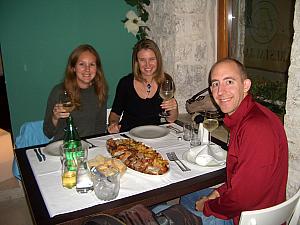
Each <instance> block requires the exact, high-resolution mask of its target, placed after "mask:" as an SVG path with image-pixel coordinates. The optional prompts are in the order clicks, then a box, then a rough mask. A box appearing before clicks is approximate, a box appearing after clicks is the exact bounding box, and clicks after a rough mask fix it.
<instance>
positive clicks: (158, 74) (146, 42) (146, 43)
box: [132, 39, 165, 84]
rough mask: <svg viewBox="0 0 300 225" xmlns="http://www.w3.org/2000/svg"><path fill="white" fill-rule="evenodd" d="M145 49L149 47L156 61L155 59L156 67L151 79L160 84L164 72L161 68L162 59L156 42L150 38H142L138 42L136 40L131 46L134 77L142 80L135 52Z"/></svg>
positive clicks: (163, 77)
mask: <svg viewBox="0 0 300 225" xmlns="http://www.w3.org/2000/svg"><path fill="white" fill-rule="evenodd" d="M143 49H145V50H147V49H150V50H152V51H153V52H154V54H155V57H156V61H157V69H156V71H155V73H154V77H153V79H154V80H155V81H156V83H157V84H161V83H162V81H163V80H164V79H165V73H164V70H163V61H162V56H161V52H160V50H159V48H158V46H157V44H156V43H155V42H154V41H152V40H150V39H142V40H140V41H139V42H137V43H136V44H135V46H134V48H133V52H132V73H133V75H134V78H135V79H136V80H138V81H143V80H144V79H143V76H142V73H141V70H140V67H139V63H138V58H137V54H138V53H139V51H141V50H143Z"/></svg>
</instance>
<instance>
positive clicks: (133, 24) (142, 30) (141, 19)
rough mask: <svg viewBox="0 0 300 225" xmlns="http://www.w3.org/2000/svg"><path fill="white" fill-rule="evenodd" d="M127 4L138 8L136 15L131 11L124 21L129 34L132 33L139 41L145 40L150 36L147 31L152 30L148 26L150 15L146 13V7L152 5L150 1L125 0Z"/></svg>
mask: <svg viewBox="0 0 300 225" xmlns="http://www.w3.org/2000/svg"><path fill="white" fill-rule="evenodd" d="M125 1H126V3H127V4H129V5H131V6H133V7H136V12H137V13H135V12H134V11H133V10H129V11H128V12H127V13H126V18H125V19H124V20H122V22H123V23H124V27H125V28H126V29H127V31H128V33H132V34H133V35H134V36H135V37H136V38H137V39H138V40H141V39H145V38H146V37H147V36H148V34H147V30H150V29H149V27H148V26H147V25H146V22H147V20H148V17H149V13H148V12H147V11H146V9H145V7H144V5H150V0H125Z"/></svg>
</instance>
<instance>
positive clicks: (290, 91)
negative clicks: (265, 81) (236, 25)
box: [284, 0, 300, 197]
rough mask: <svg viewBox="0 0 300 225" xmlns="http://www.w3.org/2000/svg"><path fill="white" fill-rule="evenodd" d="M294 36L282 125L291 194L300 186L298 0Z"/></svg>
mask: <svg viewBox="0 0 300 225" xmlns="http://www.w3.org/2000/svg"><path fill="white" fill-rule="evenodd" d="M294 31H295V33H294V38H293V44H292V51H291V59H290V60H291V65H290V68H289V72H288V74H289V78H288V87H287V101H286V115H285V117H284V126H285V130H286V134H287V137H288V141H289V159H290V160H289V180H288V187H287V193H288V197H290V196H292V195H293V194H294V193H296V191H297V190H298V189H299V188H300V166H299V165H300V139H299V136H300V2H299V0H296V3H295V14H294Z"/></svg>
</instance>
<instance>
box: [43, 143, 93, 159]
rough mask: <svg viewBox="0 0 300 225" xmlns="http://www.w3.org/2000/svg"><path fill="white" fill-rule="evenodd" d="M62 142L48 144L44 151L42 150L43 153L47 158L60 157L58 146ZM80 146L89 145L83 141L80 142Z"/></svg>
mask: <svg viewBox="0 0 300 225" xmlns="http://www.w3.org/2000/svg"><path fill="white" fill-rule="evenodd" d="M62 143H63V141H62V140H60V141H55V142H52V143H50V144H48V145H47V146H46V147H45V148H44V149H42V151H43V153H45V154H46V155H48V156H55V157H56V156H60V149H59V148H60V145H62ZM81 144H82V145H89V144H88V143H86V142H85V141H81Z"/></svg>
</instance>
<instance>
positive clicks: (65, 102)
mask: <svg viewBox="0 0 300 225" xmlns="http://www.w3.org/2000/svg"><path fill="white" fill-rule="evenodd" d="M59 103H60V104H62V107H63V108H64V109H65V110H66V112H68V113H71V112H72V111H73V110H74V108H75V106H74V104H73V102H72V100H71V97H70V95H69V94H68V92H67V91H64V92H63V93H62V94H61V95H60V96H59Z"/></svg>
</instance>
